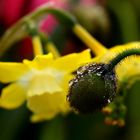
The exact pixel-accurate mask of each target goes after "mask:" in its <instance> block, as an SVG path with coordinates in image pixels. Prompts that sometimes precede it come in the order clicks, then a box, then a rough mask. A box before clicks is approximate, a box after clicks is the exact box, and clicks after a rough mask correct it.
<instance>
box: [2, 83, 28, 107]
mask: <svg viewBox="0 0 140 140" xmlns="http://www.w3.org/2000/svg"><path fill="white" fill-rule="evenodd" d="M25 99H26V89H25V88H24V87H23V86H22V85H21V84H19V83H13V84H10V85H8V86H7V87H5V88H4V89H3V90H2V93H1V97H0V106H1V107H4V108H7V109H13V108H17V107H19V106H20V105H22V104H23V102H24V101H25Z"/></svg>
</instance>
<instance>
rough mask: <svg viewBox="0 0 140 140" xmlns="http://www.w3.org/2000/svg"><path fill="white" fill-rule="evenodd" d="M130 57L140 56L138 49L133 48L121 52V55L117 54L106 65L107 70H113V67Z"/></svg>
mask: <svg viewBox="0 0 140 140" xmlns="http://www.w3.org/2000/svg"><path fill="white" fill-rule="evenodd" d="M131 55H140V49H139V48H135V49H128V50H125V51H123V52H122V53H120V54H118V55H117V56H116V57H115V58H113V59H112V60H111V61H110V62H109V64H108V66H109V67H108V70H109V71H110V70H113V69H114V67H115V66H116V65H117V64H118V63H120V62H121V61H122V60H123V59H124V58H126V57H128V56H131Z"/></svg>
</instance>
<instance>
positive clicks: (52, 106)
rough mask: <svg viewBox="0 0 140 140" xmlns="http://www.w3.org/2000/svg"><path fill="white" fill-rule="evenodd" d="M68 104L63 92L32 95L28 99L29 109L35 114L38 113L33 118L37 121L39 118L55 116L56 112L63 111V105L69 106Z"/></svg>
mask: <svg viewBox="0 0 140 140" xmlns="http://www.w3.org/2000/svg"><path fill="white" fill-rule="evenodd" d="M66 104H67V102H66V95H65V94H63V93H54V94H48V93H45V94H43V95H40V96H32V97H31V98H29V99H28V107H29V109H30V110H31V111H33V112H34V113H35V115H38V117H36V118H35V116H34V117H33V118H34V119H33V118H32V120H37V121H39V119H51V118H53V117H54V116H55V115H56V114H58V113H60V112H63V111H62V110H61V106H64V107H66V108H67V106H66ZM67 111H68V110H67ZM39 116H40V117H39ZM37 118H38V119H37Z"/></svg>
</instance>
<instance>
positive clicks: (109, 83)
mask: <svg viewBox="0 0 140 140" xmlns="http://www.w3.org/2000/svg"><path fill="white" fill-rule="evenodd" d="M107 68H108V65H107V64H96V63H94V64H87V65H85V66H82V67H80V68H79V69H78V70H77V75H76V77H75V78H74V79H72V80H71V81H70V84H69V85H70V88H69V94H68V96H67V97H68V101H69V102H70V105H71V106H72V107H73V108H74V109H75V110H76V111H78V112H80V113H92V112H94V111H97V110H100V109H102V108H103V107H104V106H106V105H107V104H108V103H110V102H111V101H112V100H113V98H114V97H115V95H116V76H115V73H114V71H113V70H112V71H108V69H107Z"/></svg>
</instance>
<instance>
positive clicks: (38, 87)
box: [28, 73, 62, 97]
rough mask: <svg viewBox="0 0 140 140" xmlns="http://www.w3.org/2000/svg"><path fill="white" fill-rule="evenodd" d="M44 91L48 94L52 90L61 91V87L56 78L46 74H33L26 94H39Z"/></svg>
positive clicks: (52, 91)
mask: <svg viewBox="0 0 140 140" xmlns="http://www.w3.org/2000/svg"><path fill="white" fill-rule="evenodd" d="M45 92H48V93H50V94H52V93H54V92H62V88H61V87H60V86H59V84H58V83H57V82H56V79H55V78H54V77H52V76H50V75H47V74H45V73H44V74H43V75H42V74H41V75H36V76H34V77H33V78H32V79H31V81H29V89H28V96H29V97H30V96H35V95H41V94H44V93H45Z"/></svg>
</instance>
